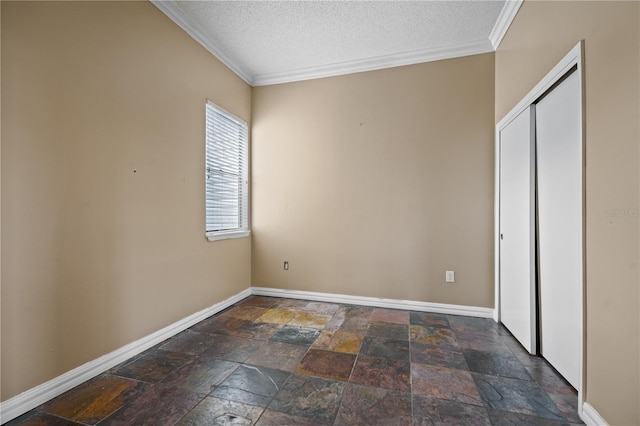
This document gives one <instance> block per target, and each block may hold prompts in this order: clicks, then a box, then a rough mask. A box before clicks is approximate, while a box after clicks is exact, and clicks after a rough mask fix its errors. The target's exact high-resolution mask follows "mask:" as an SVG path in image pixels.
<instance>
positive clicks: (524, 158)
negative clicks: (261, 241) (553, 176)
mask: <svg viewBox="0 0 640 426" xmlns="http://www.w3.org/2000/svg"><path fill="white" fill-rule="evenodd" d="M533 115H534V109H533V108H532V107H531V108H528V109H526V110H525V111H524V112H522V113H521V114H520V115H519V116H518V117H516V118H515V119H514V120H513V121H512V122H511V123H509V124H508V125H507V126H506V127H505V128H504V129H503V130H501V131H500V320H501V322H502V323H503V324H504V325H505V326H506V327H507V328H508V329H509V331H511V333H512V334H513V335H514V336H515V337H516V338H517V339H518V340H519V341H520V343H521V344H522V345H523V346H524V347H525V348H526V349H527V350H528V351H529V352H531V353H535V343H536V331H535V330H536V311H535V303H534V302H535V252H534V241H535V204H534V201H535V198H534V185H535V167H534V165H535V159H534V146H535V143H534V135H533V119H534V117H533Z"/></svg>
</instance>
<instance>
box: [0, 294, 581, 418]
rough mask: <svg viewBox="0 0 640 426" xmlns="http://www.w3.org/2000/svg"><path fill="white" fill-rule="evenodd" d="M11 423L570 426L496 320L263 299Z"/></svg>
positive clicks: (543, 374) (559, 399)
mask: <svg viewBox="0 0 640 426" xmlns="http://www.w3.org/2000/svg"><path fill="white" fill-rule="evenodd" d="M9 424H10V425H154V426H155V425H254V424H257V425H279V426H282V425H332V424H333V425H431V424H436V425H439V424H461V425H467V424H468V425H474V426H475V425H562V424H564V425H567V424H582V423H581V422H580V419H579V417H578V415H577V395H576V392H575V391H574V390H573V389H572V388H571V387H570V386H569V385H567V384H566V382H565V381H564V380H563V379H562V378H561V377H559V376H558V375H557V373H556V372H555V371H554V370H553V369H552V368H550V367H549V366H548V365H547V364H546V362H545V361H544V360H542V359H541V358H537V357H531V356H529V355H528V354H527V353H526V352H525V351H524V350H523V349H522V347H521V346H520V345H519V344H518V343H517V342H516V341H515V340H514V339H513V337H512V336H511V335H510V334H509V332H508V331H507V330H505V329H504V328H503V327H501V326H499V325H497V324H496V323H495V322H493V321H492V320H488V319H479V318H470V317H463V316H454V315H440V314H429V313H419V312H409V311H401V310H391V309H378V308H369V307H362V306H349V305H340V304H333V303H320V302H310V301H304V300H293V299H280V298H270V297H257V296H251V297H249V298H247V299H245V300H243V301H242V302H240V303H237V304H236V305H234V306H232V307H231V308H229V309H227V310H225V311H224V312H221V313H219V314H217V315H214V316H212V317H210V318H208V319H206V320H204V321H202V322H200V323H198V324H196V325H195V326H193V327H191V328H190V329H189V330H185V331H184V332H182V333H180V334H178V335H176V336H174V337H173V338H171V339H169V340H167V341H165V342H163V343H161V344H159V345H157V346H155V347H154V348H152V349H150V350H148V351H146V352H144V353H142V354H139V355H138V356H136V357H134V358H133V359H131V360H129V361H127V362H125V363H123V364H121V365H119V366H116V367H115V368H113V369H111V370H110V371H108V372H107V373H104V374H101V375H100V376H98V377H96V378H94V379H92V380H90V381H88V382H87V383H84V384H82V385H80V386H78V387H76V388H74V389H72V390H70V391H69V392H67V393H65V394H63V395H61V396H59V397H58V398H55V399H54V400H52V401H49V402H48V403H46V404H44V405H42V406H40V407H38V408H37V409H35V410H33V411H31V412H29V413H27V414H25V415H23V416H21V417H19V418H18V419H15V420H14V421H12V422H10V423H9Z"/></svg>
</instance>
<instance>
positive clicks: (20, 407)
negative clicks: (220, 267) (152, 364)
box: [0, 288, 251, 423]
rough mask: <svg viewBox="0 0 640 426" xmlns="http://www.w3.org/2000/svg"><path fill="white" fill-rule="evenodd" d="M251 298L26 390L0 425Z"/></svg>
mask: <svg viewBox="0 0 640 426" xmlns="http://www.w3.org/2000/svg"><path fill="white" fill-rule="evenodd" d="M250 295H251V289H250V288H247V289H245V290H242V291H241V292H240V293H238V294H235V295H233V296H231V297H229V298H228V299H225V300H223V301H222V302H219V303H216V304H215V305H213V306H210V307H208V308H205V309H203V310H201V311H199V312H196V313H195V314H192V315H189V316H188V317H186V318H183V319H181V320H180V321H177V322H175V323H173V324H171V325H169V326H167V327H165V328H163V329H161V330H158V331H156V332H155V333H152V334H149V335H148V336H145V337H143V338H141V339H138V340H136V341H135V342H132V343H129V344H128V345H125V346H123V347H121V348H120V349H116V350H115V351H113V352H111V353H108V354H106V355H103V356H101V357H100V358H97V359H94V360H93V361H89V362H87V363H86V364H83V365H81V366H80V367H77V368H74V369H73V370H71V371H68V372H66V373H64V374H62V375H60V376H58V377H56V378H54V379H52V380H49V381H48V382H45V383H43V384H41V385H38V386H36V387H34V388H31V389H29V390H28V391H26V392H23V393H21V394H19V395H16V396H14V397H13V398H11V399H8V400H6V401H4V402H2V403H0V423H5V422H8V421H10V420H12V419H14V418H16V417H18V416H21V415H22V414H24V413H26V412H27V411H29V410H32V409H34V408H36V407H38V406H39V405H41V404H44V403H45V402H47V401H49V400H51V399H53V398H55V397H56V396H58V395H61V394H63V393H64V392H66V391H68V390H70V389H72V388H74V387H76V386H78V385H80V384H82V383H84V382H86V381H87V380H89V379H92V378H93V377H95V376H97V375H99V374H102V373H104V372H105V371H107V370H109V369H110V368H113V367H115V366H116V365H118V364H120V363H121V362H123V361H126V360H127V359H129V358H131V357H133V356H135V355H138V354H139V353H141V352H144V351H146V350H147V349H149V348H151V347H153V346H155V345H157V344H158V343H160V342H162V341H164V340H166V339H168V338H170V337H172V336H174V335H176V334H178V333H180V332H181V331H184V330H186V329H187V328H189V327H191V326H192V325H194V324H197V323H199V322H200V321H202V320H204V319H206V318H208V317H210V316H211V315H214V314H216V313H218V312H220V311H222V310H223V309H226V308H228V307H229V306H231V305H233V304H234V303H237V302H239V301H240V300H242V299H244V298H246V297H248V296H250Z"/></svg>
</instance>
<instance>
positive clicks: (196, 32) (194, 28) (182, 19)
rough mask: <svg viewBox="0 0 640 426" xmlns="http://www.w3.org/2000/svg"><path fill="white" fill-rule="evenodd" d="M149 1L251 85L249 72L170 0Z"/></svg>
mask: <svg viewBox="0 0 640 426" xmlns="http://www.w3.org/2000/svg"><path fill="white" fill-rule="evenodd" d="M150 1H151V3H152V4H153V5H154V6H155V7H157V8H158V9H160V10H161V11H162V13H164V14H165V15H167V17H169V19H171V20H172V21H173V22H175V23H176V24H177V25H178V26H179V27H180V28H182V29H183V30H184V31H185V32H186V33H187V34H189V35H190V36H191V37H192V38H193V39H194V40H195V41H197V42H198V43H200V44H201V45H202V47H204V48H205V49H207V50H208V51H209V52H210V53H211V54H212V55H213V56H215V57H216V58H218V60H219V61H220V62H222V63H223V64H225V65H226V66H227V67H229V69H231V71H233V72H234V73H236V75H237V76H238V77H240V78H241V79H243V80H244V81H245V82H246V83H247V84H249V85H252V83H253V81H252V78H251V74H250V73H248V72H247V71H246V70H245V69H244V68H243V67H241V66H240V65H238V64H237V63H236V62H235V61H234V60H233V59H231V58H230V57H228V56H227V55H225V54H224V53H222V52H221V51H220V49H218V47H217V46H216V43H215V41H214V40H212V39H211V38H210V37H209V36H208V35H207V34H206V33H205V32H204V31H202V29H201V28H200V27H199V26H198V25H197V24H196V23H195V22H193V21H192V20H191V19H189V18H188V17H187V16H186V15H185V14H184V12H183V11H182V10H181V9H180V8H178V7H177V6H176V5H175V3H174V2H172V1H162V0H150Z"/></svg>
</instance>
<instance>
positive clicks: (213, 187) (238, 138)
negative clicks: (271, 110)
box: [205, 101, 249, 241]
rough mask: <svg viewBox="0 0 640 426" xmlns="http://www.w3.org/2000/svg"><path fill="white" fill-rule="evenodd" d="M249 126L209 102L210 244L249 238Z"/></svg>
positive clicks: (207, 150) (207, 215)
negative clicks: (227, 239) (223, 240)
mask: <svg viewBox="0 0 640 426" xmlns="http://www.w3.org/2000/svg"><path fill="white" fill-rule="evenodd" d="M248 133H249V132H248V127H247V123H246V122H244V121H242V120H240V119H239V118H237V117H235V116H233V115H231V114H229V113H228V112H227V111H225V110H223V109H222V108H219V107H218V106H216V105H214V104H213V103H212V102H210V101H207V105H206V201H205V202H206V236H207V239H208V240H209V241H214V240H221V239H225V238H238V237H246V236H247V235H249V217H248V216H249V214H248V211H249V182H248V173H247V165H248V164H247V163H248V155H247V151H248V145H249V144H248V138H249V137H248Z"/></svg>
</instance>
